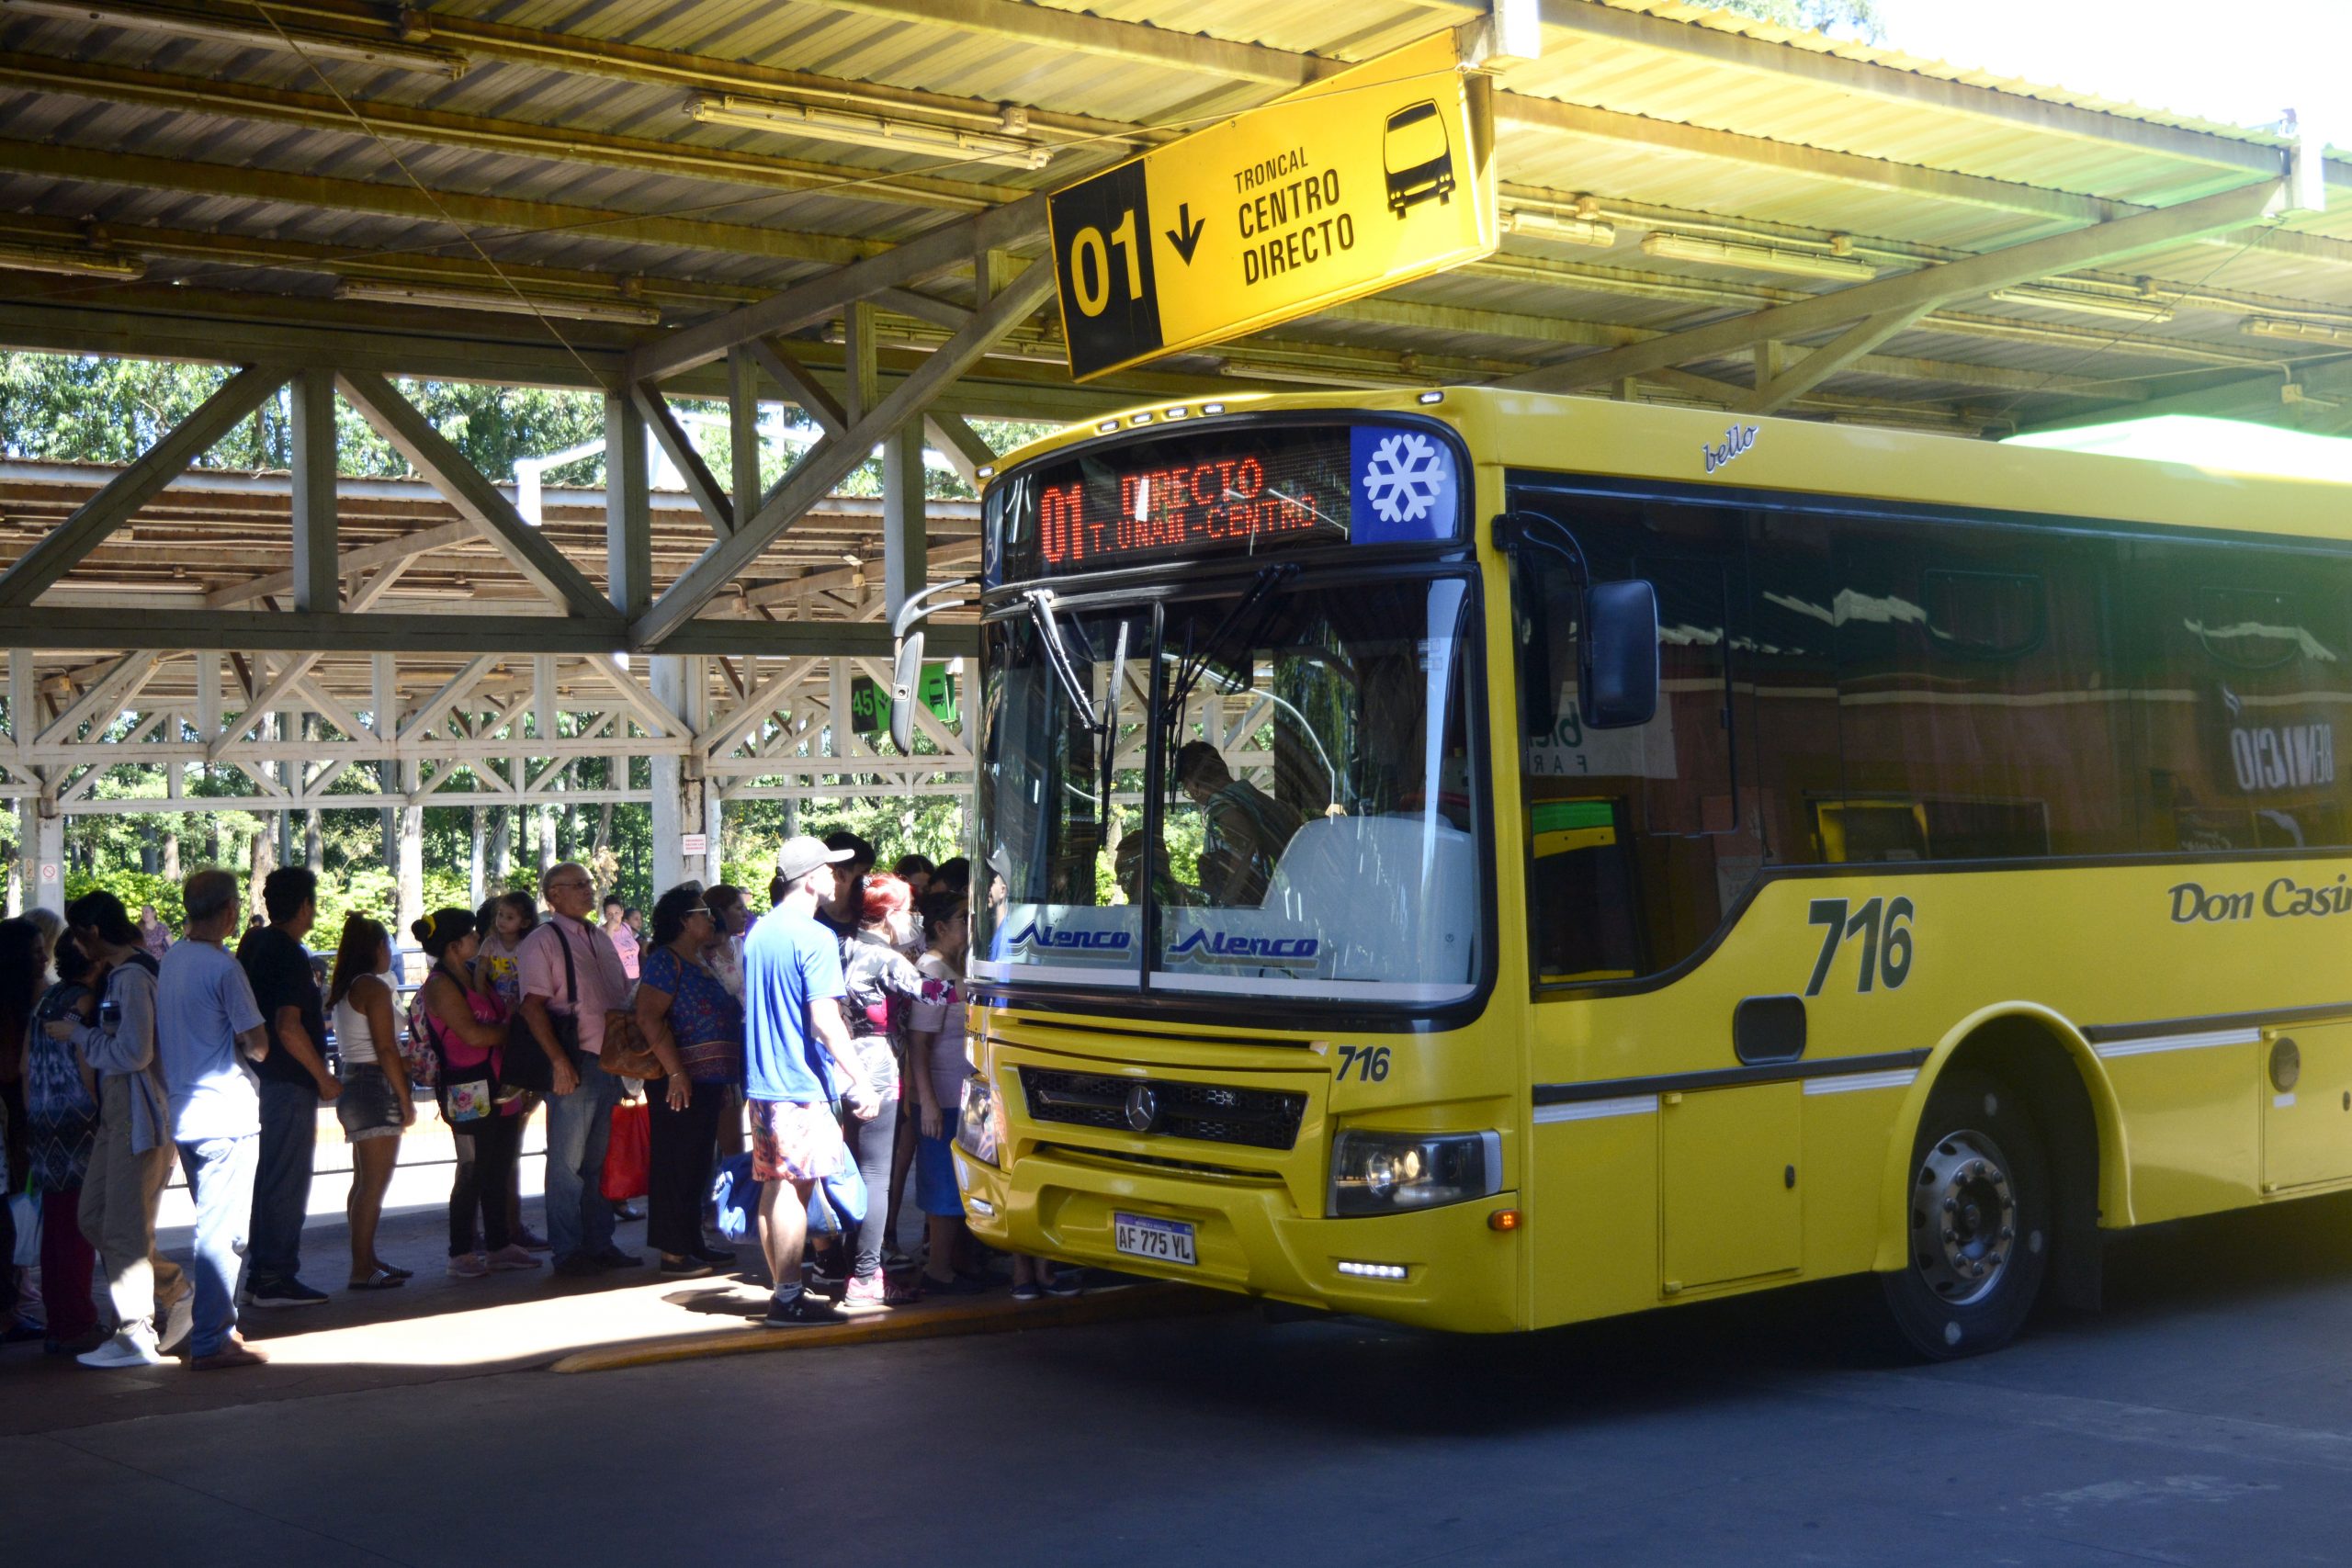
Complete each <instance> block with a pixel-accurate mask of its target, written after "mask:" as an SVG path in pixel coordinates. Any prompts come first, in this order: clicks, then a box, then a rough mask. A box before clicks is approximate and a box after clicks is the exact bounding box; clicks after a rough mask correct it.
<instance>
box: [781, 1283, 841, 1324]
mask: <svg viewBox="0 0 2352 1568" xmlns="http://www.w3.org/2000/svg"><path fill="white" fill-rule="evenodd" d="M842 1321H843V1320H842V1309H841V1308H839V1307H837V1306H835V1305H834V1304H833V1303H831V1302H829V1301H827V1300H826V1299H825V1298H824V1297H822V1296H819V1295H813V1294H811V1293H810V1292H807V1291H795V1292H793V1294H792V1299H791V1300H790V1301H784V1300H782V1299H780V1298H776V1297H770V1298H769V1300H768V1314H767V1316H765V1317H763V1318H762V1319H761V1320H760V1326H761V1327H763V1328H805V1327H808V1326H809V1325H812V1324H820V1323H840V1322H842Z"/></svg>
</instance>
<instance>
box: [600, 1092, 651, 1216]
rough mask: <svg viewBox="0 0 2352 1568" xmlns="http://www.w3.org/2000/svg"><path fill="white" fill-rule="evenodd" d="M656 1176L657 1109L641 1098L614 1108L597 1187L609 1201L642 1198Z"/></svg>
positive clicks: (627, 1101) (618, 1201) (616, 1201)
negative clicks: (655, 1118)
mask: <svg viewBox="0 0 2352 1568" xmlns="http://www.w3.org/2000/svg"><path fill="white" fill-rule="evenodd" d="M652 1178H653V1111H652V1108H651V1107H650V1106H649V1105H647V1104H646V1102H645V1101H644V1100H623V1101H621V1103H620V1104H618V1105H616V1106H614V1107H613V1132H612V1137H611V1139H610V1141H609V1142H607V1143H606V1144H605V1174H604V1176H603V1178H602V1179H600V1180H599V1181H598V1182H597V1186H596V1190H598V1191H599V1192H602V1193H603V1194H604V1195H605V1199H606V1200H607V1201H611V1202H615V1203H621V1202H626V1201H628V1200H629V1199H631V1198H642V1197H644V1196H645V1192H646V1189H647V1188H648V1187H650V1186H651V1185H652Z"/></svg>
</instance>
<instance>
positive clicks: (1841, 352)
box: [1732, 301, 1928, 413]
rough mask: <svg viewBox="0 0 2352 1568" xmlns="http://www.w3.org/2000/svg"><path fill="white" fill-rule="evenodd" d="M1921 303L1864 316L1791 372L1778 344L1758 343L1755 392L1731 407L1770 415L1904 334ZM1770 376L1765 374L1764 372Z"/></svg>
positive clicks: (1921, 312)
mask: <svg viewBox="0 0 2352 1568" xmlns="http://www.w3.org/2000/svg"><path fill="white" fill-rule="evenodd" d="M1927 313H1928V306H1927V304H1926V303H1925V302H1924V301H1923V302H1921V303H1919V304H1917V305H1906V306H1905V307H1904V308H1903V309H1901V310H1888V311H1886V312H1885V313H1883V314H1882V315H1876V316H1867V317H1864V318H1863V319H1862V320H1861V321H1857V322H1855V323H1854V324H1853V325H1852V326H1850V327H1848V328H1847V329H1846V330H1845V331H1844V332H1842V333H1838V335H1837V336H1836V337H1834V338H1831V339H1830V340H1829V341H1828V342H1827V343H1826V344H1822V345H1821V346H1820V347H1819V348H1817V349H1815V350H1814V351H1813V352H1812V353H1811V354H1809V355H1805V359H1804V364H1802V365H1799V366H1798V367H1795V368H1794V369H1781V367H1779V364H1778V361H1779V360H1780V358H1781V355H1780V354H1779V353H1778V352H1777V351H1778V350H1779V349H1780V348H1781V344H1778V343H1769V342H1768V343H1765V344H1758V347H1759V349H1762V350H1764V351H1765V352H1763V353H1761V354H1760V355H1758V359H1757V366H1758V370H1759V374H1758V377H1757V378H1756V379H1757V382H1758V385H1757V388H1756V390H1755V391H1754V393H1752V394H1751V395H1749V396H1748V397H1746V398H1742V399H1740V400H1737V401H1736V402H1734V403H1733V404H1732V408H1733V409H1734V410H1735V411H1736V412H1739V413H1773V412H1778V411H1779V410H1781V409H1782V408H1785V407H1786V406H1787V405H1788V404H1790V403H1792V402H1793V401H1795V400H1796V399H1797V398H1798V397H1799V396H1800V395H1801V394H1803V393H1804V392H1807V391H1810V390H1811V389H1813V388H1814V387H1815V386H1816V385H1818V384H1819V383H1821V382H1822V381H1825V380H1826V379H1828V378H1830V377H1832V376H1835V375H1836V374H1838V371H1840V370H1842V369H1844V368H1845V367H1847V366H1849V365H1851V364H1852V363H1853V362H1854V361H1856V360H1858V359H1860V358H1861V357H1862V355H1866V354H1868V353H1869V352H1870V351H1871V349H1873V348H1876V347H1877V346H1878V345H1879V344H1883V343H1884V342H1885V341H1886V340H1887V339H1889V338H1891V337H1893V336H1894V334H1895V333H1899V332H1903V331H1905V330H1906V329H1908V328H1909V327H1910V326H1911V324H1912V323H1913V322H1915V321H1917V320H1918V319H1919V318H1920V317H1922V316H1924V315H1926V314H1927ZM1768 369H1769V371H1770V374H1764V373H1761V372H1764V371H1766V370H1768Z"/></svg>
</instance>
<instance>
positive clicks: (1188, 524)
mask: <svg viewBox="0 0 2352 1568" xmlns="http://www.w3.org/2000/svg"><path fill="white" fill-rule="evenodd" d="M1458 511H1459V502H1458V490H1457V485H1456V476H1455V458H1454V455H1453V449H1452V448H1451V447H1449V446H1447V445H1446V444H1445V443H1444V442H1443V441H1442V440H1441V439H1440V438H1439V437H1438V436H1437V435H1436V434H1432V433H1430V432H1429V431H1427V430H1423V429H1413V428H1407V427H1398V426H1382V425H1355V426H1340V427H1323V428H1303V429H1302V428H1295V427H1293V428H1282V427H1275V428H1267V427H1264V426H1261V427H1258V428H1256V429H1251V428H1249V427H1247V426H1238V427H1234V428H1230V429H1223V430H1218V431H1216V432H1215V433H1214V434H1212V433H1210V432H1207V431H1203V432H1201V433H1200V434H1191V433H1187V434H1183V435H1182V436H1164V437H1160V438H1159V439H1157V440H1144V441H1138V442H1135V443H1133V444H1130V445H1125V446H1114V447H1110V448H1108V449H1104V450H1097V451H1087V452H1081V453H1080V454H1077V455H1075V456H1073V457H1070V458H1069V459H1068V460H1067V461H1064V462H1058V463H1051V464H1046V465H1044V466H1041V467H1039V468H1033V469H1030V470H1028V471H1027V472H1024V473H1022V474H1020V475H1016V476H1015V477H1013V478H1012V479H1008V480H1006V481H1004V482H1003V483H1001V484H999V485H998V486H996V487H995V488H994V489H992V490H991V491H989V508H988V527H989V557H988V559H989V570H988V577H989V581H991V582H1004V581H1022V580H1023V579H1027V578H1033V577H1052V576H1060V575H1065V574H1069V573H1074V572H1092V571H1110V570H1117V569H1119V568H1122V567H1128V566H1141V565H1148V564H1153V563H1160V562H1170V563H1172V562H1177V561H1187V560H1198V561H1204V562H1205V561H1212V560H1217V559H1224V558H1234V557H1249V556H1253V555H1256V554H1259V553H1261V552H1263V551H1267V550H1272V549H1297V548H1301V547H1317V546H1329V545H1346V544H1360V545H1361V544H1392V543H1397V542H1401V541H1408V540H1428V539H1442V538H1448V537H1451V536H1453V533H1454V530H1455V525H1456V513H1457V512H1458Z"/></svg>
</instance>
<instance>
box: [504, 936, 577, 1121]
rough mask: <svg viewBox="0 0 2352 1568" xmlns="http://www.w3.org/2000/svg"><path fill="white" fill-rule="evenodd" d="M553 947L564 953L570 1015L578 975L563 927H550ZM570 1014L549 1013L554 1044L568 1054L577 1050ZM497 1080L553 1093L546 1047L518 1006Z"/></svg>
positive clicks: (508, 1029) (511, 1019) (574, 1007)
mask: <svg viewBox="0 0 2352 1568" xmlns="http://www.w3.org/2000/svg"><path fill="white" fill-rule="evenodd" d="M551 929H552V930H553V931H554V935H555V945H556V947H557V948H558V950H559V951H560V952H561V953H563V987H564V993H565V996H566V998H568V999H569V1000H570V1001H571V1007H572V1013H576V1012H578V1010H579V1009H580V972H579V971H578V970H577V969H575V968H574V967H572V963H571V943H570V942H566V941H565V940H564V937H563V928H562V927H560V926H556V927H553V928H551ZM572 1013H560V1012H557V1011H556V1010H554V1009H552V1008H550V1009H548V1023H549V1024H550V1025H552V1026H553V1027H554V1030H555V1043H557V1044H558V1045H560V1046H562V1047H563V1048H564V1050H565V1051H567V1052H577V1051H578V1050H579V1049H580V1020H579V1019H578V1018H576V1017H574V1016H572ZM498 1055H499V1068H498V1080H499V1082H501V1083H503V1084H504V1085H505V1086H506V1087H507V1088H509V1089H528V1090H530V1091H531V1092H532V1093H534V1094H553V1093H554V1092H555V1064H554V1063H553V1062H550V1061H548V1054H547V1049H546V1047H544V1046H542V1045H541V1044H540V1043H539V1037H538V1036H537V1034H534V1033H533V1032H531V1021H530V1019H529V1018H528V1017H527V1016H526V1009H525V1008H523V1007H517V1008H516V1009H515V1011H514V1012H513V1013H512V1014H511V1015H510V1016H509V1017H508V1018H507V1020H506V1049H505V1050H503V1051H501V1052H500V1053H499V1054H498Z"/></svg>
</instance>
